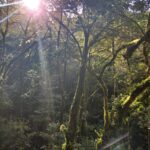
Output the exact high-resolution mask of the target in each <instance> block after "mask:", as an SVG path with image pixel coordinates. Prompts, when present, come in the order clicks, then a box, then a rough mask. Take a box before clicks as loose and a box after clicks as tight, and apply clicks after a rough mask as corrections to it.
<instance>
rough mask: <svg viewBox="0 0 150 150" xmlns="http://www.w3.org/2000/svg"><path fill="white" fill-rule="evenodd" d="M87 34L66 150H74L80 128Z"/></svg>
mask: <svg viewBox="0 0 150 150" xmlns="http://www.w3.org/2000/svg"><path fill="white" fill-rule="evenodd" d="M84 34H85V42H84V49H83V55H82V61H81V66H80V72H79V77H78V83H77V87H76V92H75V95H74V98H73V103H72V105H71V110H70V116H69V122H68V131H67V133H66V150H73V149H74V148H73V145H74V142H75V138H76V132H77V127H78V118H79V111H80V103H81V98H82V93H83V89H84V81H85V74H86V64H87V57H88V50H89V49H88V40H89V34H88V33H86V32H85V33H84Z"/></svg>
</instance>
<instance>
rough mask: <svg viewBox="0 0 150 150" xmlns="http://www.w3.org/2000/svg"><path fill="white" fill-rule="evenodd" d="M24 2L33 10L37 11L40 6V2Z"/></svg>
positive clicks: (33, 0)
mask: <svg viewBox="0 0 150 150" xmlns="http://www.w3.org/2000/svg"><path fill="white" fill-rule="evenodd" d="M23 2H24V4H25V6H26V7H27V8H29V9H31V10H37V9H38V8H39V6H40V0H23Z"/></svg>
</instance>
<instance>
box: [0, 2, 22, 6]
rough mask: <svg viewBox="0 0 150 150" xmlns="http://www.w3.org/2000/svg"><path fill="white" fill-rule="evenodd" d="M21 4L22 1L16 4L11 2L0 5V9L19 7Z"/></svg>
mask: <svg viewBox="0 0 150 150" xmlns="http://www.w3.org/2000/svg"><path fill="white" fill-rule="evenodd" d="M22 3H23V1H18V2H13V3H4V4H0V8H3V7H8V6H13V5H20V4H22Z"/></svg>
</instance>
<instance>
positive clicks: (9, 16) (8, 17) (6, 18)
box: [0, 10, 19, 24]
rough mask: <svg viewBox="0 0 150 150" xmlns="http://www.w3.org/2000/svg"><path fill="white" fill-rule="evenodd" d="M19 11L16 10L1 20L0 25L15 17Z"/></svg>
mask: <svg viewBox="0 0 150 150" xmlns="http://www.w3.org/2000/svg"><path fill="white" fill-rule="evenodd" d="M18 11H19V10H16V11H14V12H12V13H11V14H10V15H8V16H7V17H5V18H3V19H2V20H0V24H2V23H3V22H4V21H6V20H8V19H10V18H11V17H12V16H13V15H15V14H16V13H17V12H18Z"/></svg>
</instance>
